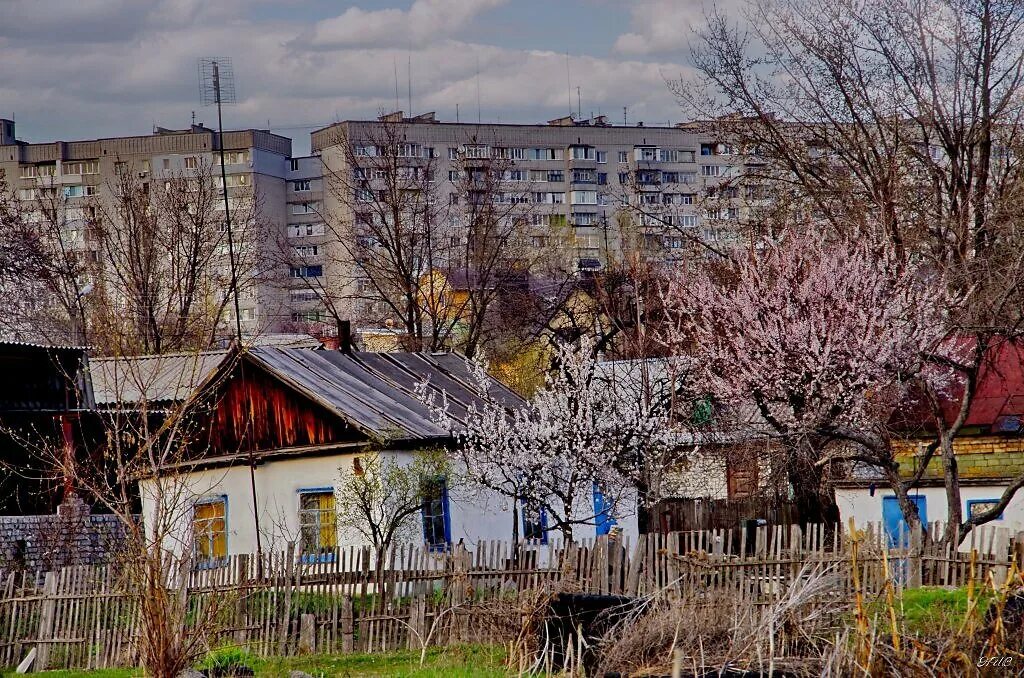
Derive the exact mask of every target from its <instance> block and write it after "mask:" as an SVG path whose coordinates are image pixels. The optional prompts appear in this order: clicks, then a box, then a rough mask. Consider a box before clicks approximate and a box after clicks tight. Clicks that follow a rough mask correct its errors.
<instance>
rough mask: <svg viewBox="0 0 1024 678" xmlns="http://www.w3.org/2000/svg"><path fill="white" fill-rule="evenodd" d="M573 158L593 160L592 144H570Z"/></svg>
mask: <svg viewBox="0 0 1024 678" xmlns="http://www.w3.org/2000/svg"><path fill="white" fill-rule="evenodd" d="M570 150H571V151H572V159H573V160H593V159H594V148H593V146H572V147H570Z"/></svg>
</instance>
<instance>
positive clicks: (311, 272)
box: [291, 266, 324, 278]
mask: <svg viewBox="0 0 1024 678" xmlns="http://www.w3.org/2000/svg"><path fill="white" fill-rule="evenodd" d="M323 274H324V267H323V266H292V267H291V276H292V277H293V278H319V277H320V276H322V275H323Z"/></svg>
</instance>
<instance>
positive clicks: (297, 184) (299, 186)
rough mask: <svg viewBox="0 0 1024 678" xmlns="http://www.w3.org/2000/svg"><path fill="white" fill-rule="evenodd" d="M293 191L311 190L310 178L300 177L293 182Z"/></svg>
mask: <svg viewBox="0 0 1024 678" xmlns="http://www.w3.org/2000/svg"><path fill="white" fill-rule="evenodd" d="M292 190H293V191H308V190H310V184H309V179H299V180H298V181H293V182H292Z"/></svg>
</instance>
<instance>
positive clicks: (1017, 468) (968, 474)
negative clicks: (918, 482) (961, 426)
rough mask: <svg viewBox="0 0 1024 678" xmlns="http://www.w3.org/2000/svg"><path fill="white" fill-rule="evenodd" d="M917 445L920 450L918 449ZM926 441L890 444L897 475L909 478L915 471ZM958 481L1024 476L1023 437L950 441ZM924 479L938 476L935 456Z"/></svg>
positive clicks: (991, 437)
mask: <svg viewBox="0 0 1024 678" xmlns="http://www.w3.org/2000/svg"><path fill="white" fill-rule="evenodd" d="M919 443H920V448H919ZM926 444H927V441H914V440H910V441H901V442H897V443H894V445H893V447H894V449H895V452H896V459H897V461H898V462H899V463H900V473H901V474H903V475H910V474H911V473H913V472H914V471H915V469H917V468H918V459H917V458H915V457H916V455H917V454H918V451H919V449H923V446H924V445H926ZM953 450H954V451H955V452H956V455H957V463H958V465H959V468H960V477H961V478H1005V477H1007V476H1016V475H1020V474H1024V438H1019V437H1010V436H993V435H988V436H972V437H965V438H961V439H959V440H957V441H955V442H954V444H953ZM924 477H925V478H940V477H942V460H941V459H940V458H939V457H938V455H936V456H935V457H933V458H932V460H931V462H930V463H929V464H928V470H927V471H926V472H925V474H924Z"/></svg>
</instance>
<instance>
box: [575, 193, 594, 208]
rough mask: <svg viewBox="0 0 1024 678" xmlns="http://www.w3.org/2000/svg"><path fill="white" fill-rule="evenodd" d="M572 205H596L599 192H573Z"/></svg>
mask: <svg viewBox="0 0 1024 678" xmlns="http://www.w3.org/2000/svg"><path fill="white" fill-rule="evenodd" d="M572 204H574V205H596V204H597V191H573V192H572Z"/></svg>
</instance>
